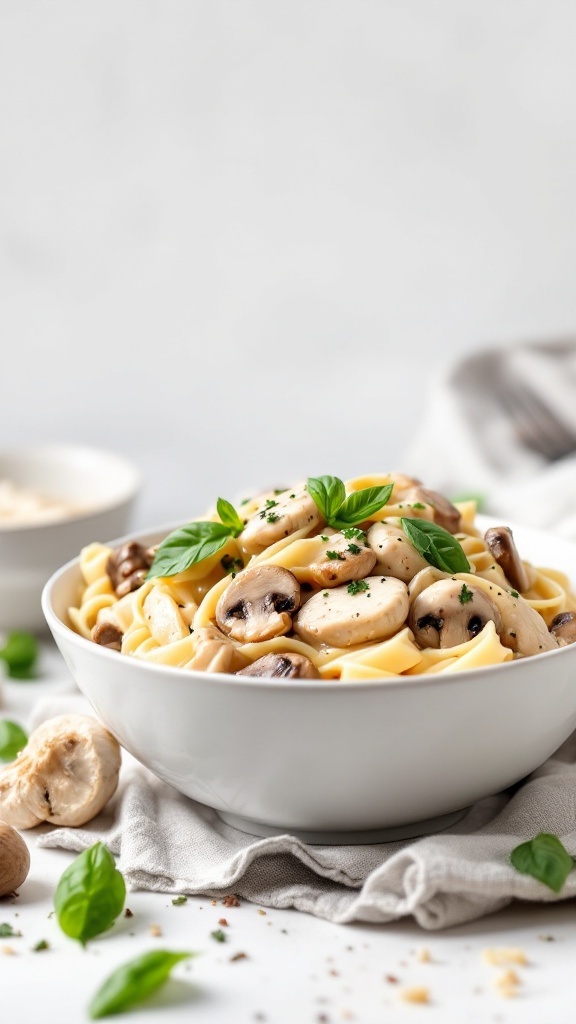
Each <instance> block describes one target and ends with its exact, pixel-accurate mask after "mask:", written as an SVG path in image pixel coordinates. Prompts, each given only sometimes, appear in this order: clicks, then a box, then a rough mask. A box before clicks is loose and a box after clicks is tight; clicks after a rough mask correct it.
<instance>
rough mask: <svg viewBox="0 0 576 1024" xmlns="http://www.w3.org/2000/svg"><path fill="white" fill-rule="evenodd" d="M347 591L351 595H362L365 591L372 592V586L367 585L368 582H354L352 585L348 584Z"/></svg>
mask: <svg viewBox="0 0 576 1024" xmlns="http://www.w3.org/2000/svg"><path fill="white" fill-rule="evenodd" d="M347 590H348V593H349V594H360V593H362V591H363V590H370V584H369V583H366V580H352V583H349V584H348V587H347ZM368 596H370V595H368Z"/></svg>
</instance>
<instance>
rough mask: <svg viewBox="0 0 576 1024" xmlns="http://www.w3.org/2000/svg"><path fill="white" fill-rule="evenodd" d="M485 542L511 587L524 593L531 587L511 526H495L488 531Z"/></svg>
mask: <svg viewBox="0 0 576 1024" xmlns="http://www.w3.org/2000/svg"><path fill="white" fill-rule="evenodd" d="M484 541H485V543H486V545H487V547H488V550H489V551H490V554H491V555H493V556H494V558H495V560H496V561H497V562H498V565H499V566H500V568H501V569H502V572H503V573H504V575H505V577H506V579H507V580H508V581H509V583H510V585H511V586H512V587H514V589H515V590H518V591H519V593H521V594H522V593H523V592H524V591H525V590H528V589H529V587H530V580H529V578H528V573H527V572H526V568H525V566H524V565H523V563H522V559H521V558H520V555H519V554H518V549H517V547H516V544H515V543H514V537H513V536H512V530H511V529H510V527H509V526H493V527H491V529H489V530H486V533H485V534H484Z"/></svg>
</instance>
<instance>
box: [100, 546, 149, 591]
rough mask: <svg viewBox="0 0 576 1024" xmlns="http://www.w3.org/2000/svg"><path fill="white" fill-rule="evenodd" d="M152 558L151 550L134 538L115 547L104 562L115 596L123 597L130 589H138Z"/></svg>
mask: <svg viewBox="0 0 576 1024" xmlns="http://www.w3.org/2000/svg"><path fill="white" fill-rule="evenodd" d="M153 560H154V554H153V552H152V551H151V550H150V549H148V548H144V547H143V546H142V544H138V542H137V541H135V540H133V541H129V542H128V543H127V544H122V545H121V546H120V547H119V548H116V550H115V551H113V552H112V554H111V555H110V557H109V558H108V561H107V563H106V572H107V574H108V577H109V579H110V582H111V584H112V586H113V587H114V590H115V592H116V596H117V597H124V596H125V595H126V594H129V593H130V591H132V590H138V588H139V587H141V586H142V584H143V583H144V580H145V579H146V576H147V573H148V569H149V568H150V566H151V565H152V562H153Z"/></svg>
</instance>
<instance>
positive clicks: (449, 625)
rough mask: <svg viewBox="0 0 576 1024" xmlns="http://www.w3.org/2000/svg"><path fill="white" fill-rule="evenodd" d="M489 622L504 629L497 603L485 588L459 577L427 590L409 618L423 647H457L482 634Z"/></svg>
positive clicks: (499, 629) (416, 601)
mask: <svg viewBox="0 0 576 1024" xmlns="http://www.w3.org/2000/svg"><path fill="white" fill-rule="evenodd" d="M487 622H493V623H494V625H495V627H496V631H497V632H498V633H500V632H501V630H502V618H501V616H500V613H499V611H498V609H497V608H496V606H495V605H494V604H493V603H492V601H490V599H489V598H488V597H486V595H485V594H483V593H482V591H481V590H478V589H477V588H476V587H473V586H468V584H466V583H463V582H462V580H459V579H446V580H439V581H438V582H437V583H433V584H432V585H431V586H429V587H427V588H426V590H423V591H422V593H421V594H419V595H418V597H417V598H416V599H415V601H414V602H413V604H412V607H411V609H410V617H409V620H408V624H409V626H410V629H411V630H412V632H413V633H414V638H415V640H416V643H417V644H419V646H420V647H456V646H457V645H458V644H463V643H466V641H467V640H472V639H473V638H474V637H475V636H478V633H480V632H481V631H482V630H483V629H484V626H485V625H486V623H487Z"/></svg>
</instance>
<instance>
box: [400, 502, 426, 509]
mask: <svg viewBox="0 0 576 1024" xmlns="http://www.w3.org/2000/svg"><path fill="white" fill-rule="evenodd" d="M400 508H402V506H401V505H400ZM412 508H426V505H423V504H422V502H421V501H415V502H414V504H413V505H412Z"/></svg>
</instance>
